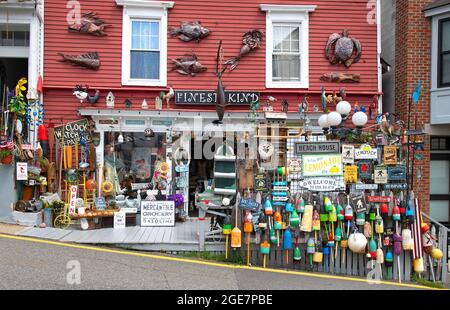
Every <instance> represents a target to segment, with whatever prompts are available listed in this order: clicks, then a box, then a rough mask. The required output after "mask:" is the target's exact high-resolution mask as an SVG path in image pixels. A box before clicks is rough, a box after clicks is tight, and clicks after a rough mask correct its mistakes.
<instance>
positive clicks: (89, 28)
mask: <svg viewBox="0 0 450 310" xmlns="http://www.w3.org/2000/svg"><path fill="white" fill-rule="evenodd" d="M109 26H110V25H108V24H107V23H106V22H105V21H104V20H103V19H100V18H98V17H97V13H95V12H89V13H86V14H84V15H83V17H82V18H81V20H80V22H79V23H74V24H72V25H69V27H68V30H69V32H79V33H86V34H90V35H94V36H97V37H104V36H107V34H106V33H105V28H106V27H109Z"/></svg>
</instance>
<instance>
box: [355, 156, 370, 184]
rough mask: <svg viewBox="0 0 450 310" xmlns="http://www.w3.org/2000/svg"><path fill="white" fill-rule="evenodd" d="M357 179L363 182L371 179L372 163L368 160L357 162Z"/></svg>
mask: <svg viewBox="0 0 450 310" xmlns="http://www.w3.org/2000/svg"><path fill="white" fill-rule="evenodd" d="M358 170H359V177H360V178H361V179H364V180H371V179H372V176H373V174H372V171H373V162H372V161H370V160H361V161H359V162H358Z"/></svg>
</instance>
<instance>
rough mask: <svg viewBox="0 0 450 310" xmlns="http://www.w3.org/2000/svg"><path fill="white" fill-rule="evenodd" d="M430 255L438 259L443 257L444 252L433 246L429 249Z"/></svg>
mask: <svg viewBox="0 0 450 310" xmlns="http://www.w3.org/2000/svg"><path fill="white" fill-rule="evenodd" d="M431 257H432V258H433V259H435V260H440V259H441V258H442V257H444V253H442V251H441V250H440V249H438V248H434V249H433V250H431Z"/></svg>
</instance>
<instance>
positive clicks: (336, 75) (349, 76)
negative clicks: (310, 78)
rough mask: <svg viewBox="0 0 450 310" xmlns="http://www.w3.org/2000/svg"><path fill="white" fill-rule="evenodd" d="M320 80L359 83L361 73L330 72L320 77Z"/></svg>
mask: <svg viewBox="0 0 450 310" xmlns="http://www.w3.org/2000/svg"><path fill="white" fill-rule="evenodd" d="M320 80H321V81H324V82H332V83H359V82H360V81H361V75H359V74H354V73H343V72H330V73H325V74H324V75H322V76H321V77H320Z"/></svg>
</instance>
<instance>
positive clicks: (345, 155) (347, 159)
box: [342, 145, 355, 165]
mask: <svg viewBox="0 0 450 310" xmlns="http://www.w3.org/2000/svg"><path fill="white" fill-rule="evenodd" d="M342 162H343V163H344V164H352V165H353V164H354V163H355V147H354V146H353V145H343V146H342Z"/></svg>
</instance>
